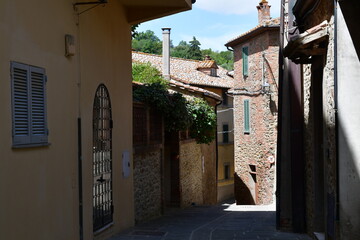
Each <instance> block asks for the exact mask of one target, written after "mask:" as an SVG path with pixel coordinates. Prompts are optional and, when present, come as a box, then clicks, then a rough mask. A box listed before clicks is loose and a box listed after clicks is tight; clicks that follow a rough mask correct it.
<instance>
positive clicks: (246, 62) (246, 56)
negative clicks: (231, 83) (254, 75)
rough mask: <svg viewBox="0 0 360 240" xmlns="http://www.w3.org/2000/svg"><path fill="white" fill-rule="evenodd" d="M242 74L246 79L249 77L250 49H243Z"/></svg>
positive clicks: (245, 47) (246, 47)
mask: <svg viewBox="0 0 360 240" xmlns="http://www.w3.org/2000/svg"><path fill="white" fill-rule="evenodd" d="M242 73H243V76H244V77H247V76H249V47H248V46H244V47H242Z"/></svg>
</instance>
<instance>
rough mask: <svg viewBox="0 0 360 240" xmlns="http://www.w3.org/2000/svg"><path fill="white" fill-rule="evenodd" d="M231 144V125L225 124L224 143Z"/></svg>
mask: <svg viewBox="0 0 360 240" xmlns="http://www.w3.org/2000/svg"><path fill="white" fill-rule="evenodd" d="M228 142H229V125H228V124H223V143H228Z"/></svg>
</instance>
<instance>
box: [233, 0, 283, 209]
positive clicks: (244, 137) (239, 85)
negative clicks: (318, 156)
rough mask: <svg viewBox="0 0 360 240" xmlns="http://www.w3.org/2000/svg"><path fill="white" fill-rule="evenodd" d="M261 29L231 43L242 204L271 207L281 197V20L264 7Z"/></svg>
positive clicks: (237, 180)
mask: <svg viewBox="0 0 360 240" xmlns="http://www.w3.org/2000/svg"><path fill="white" fill-rule="evenodd" d="M258 10H259V25H258V26H256V27H255V28H253V29H251V30H250V31H248V32H246V33H244V34H242V35H240V36H239V37H237V38H235V39H233V40H231V41H229V42H228V43H226V46H227V47H231V48H232V49H233V51H234V59H235V61H234V69H235V73H234V78H235V83H234V88H233V89H232V90H231V93H232V95H233V96H234V129H235V133H234V136H235V140H234V151H235V198H236V201H237V204H270V203H272V202H273V200H274V194H275V183H276V182H275V166H274V165H275V158H276V141H277V108H278V106H277V101H278V48H279V47H278V46H279V19H270V16H269V14H270V5H268V2H267V1H262V2H260V3H259V6H258Z"/></svg>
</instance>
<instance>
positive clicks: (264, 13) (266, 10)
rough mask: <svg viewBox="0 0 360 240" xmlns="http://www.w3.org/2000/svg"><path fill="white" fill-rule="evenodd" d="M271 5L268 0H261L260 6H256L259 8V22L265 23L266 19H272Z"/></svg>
mask: <svg viewBox="0 0 360 240" xmlns="http://www.w3.org/2000/svg"><path fill="white" fill-rule="evenodd" d="M270 7H271V6H270V5H269V3H268V1H266V0H261V2H260V3H259V6H256V8H257V9H258V19H259V24H263V23H264V22H265V21H268V20H270Z"/></svg>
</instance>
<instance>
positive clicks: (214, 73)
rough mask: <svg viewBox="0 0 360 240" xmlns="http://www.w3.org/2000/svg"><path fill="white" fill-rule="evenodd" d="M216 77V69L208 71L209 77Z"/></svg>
mask: <svg viewBox="0 0 360 240" xmlns="http://www.w3.org/2000/svg"><path fill="white" fill-rule="evenodd" d="M216 75H217V72H216V68H211V69H210V76H212V77H216Z"/></svg>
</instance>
